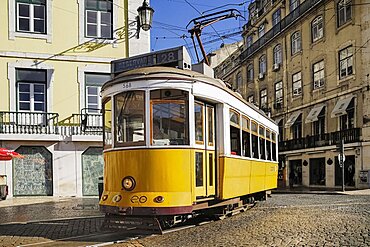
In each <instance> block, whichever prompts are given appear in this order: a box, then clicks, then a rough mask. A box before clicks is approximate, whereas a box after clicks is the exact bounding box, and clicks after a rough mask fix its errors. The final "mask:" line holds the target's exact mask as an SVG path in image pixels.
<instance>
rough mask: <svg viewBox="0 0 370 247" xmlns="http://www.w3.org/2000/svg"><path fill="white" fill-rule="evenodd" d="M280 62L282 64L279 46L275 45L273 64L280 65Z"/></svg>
mask: <svg viewBox="0 0 370 247" xmlns="http://www.w3.org/2000/svg"><path fill="white" fill-rule="evenodd" d="M281 62H282V53H281V44H277V45H276V46H275V47H274V64H281Z"/></svg>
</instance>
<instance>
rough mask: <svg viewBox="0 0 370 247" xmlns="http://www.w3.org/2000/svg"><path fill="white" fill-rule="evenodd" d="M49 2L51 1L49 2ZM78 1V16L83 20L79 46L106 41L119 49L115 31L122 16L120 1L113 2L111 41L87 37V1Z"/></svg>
mask: <svg viewBox="0 0 370 247" xmlns="http://www.w3.org/2000/svg"><path fill="white" fill-rule="evenodd" d="M48 1H49V0H48ZM77 1H78V14H79V16H80V17H81V18H79V22H78V30H79V31H78V36H79V44H83V43H85V42H87V41H91V40H95V39H98V40H104V42H105V43H109V44H112V45H113V47H117V44H116V43H115V40H116V39H117V34H116V33H115V31H116V30H117V29H118V17H119V16H122V15H119V11H120V10H119V6H120V0H112V1H111V2H112V3H113V7H112V15H113V17H112V35H111V37H112V38H111V39H106V38H94V37H85V33H86V32H85V30H86V21H85V13H86V12H85V11H86V9H85V0H77Z"/></svg>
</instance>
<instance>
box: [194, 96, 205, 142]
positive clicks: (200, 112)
mask: <svg viewBox="0 0 370 247" xmlns="http://www.w3.org/2000/svg"><path fill="white" fill-rule="evenodd" d="M194 117H195V142H196V143H197V144H203V143H204V140H203V136H204V130H203V126H204V124H203V122H204V105H203V104H202V103H198V102H195V104H194Z"/></svg>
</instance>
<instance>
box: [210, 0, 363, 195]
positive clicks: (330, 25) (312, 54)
mask: <svg viewBox="0 0 370 247" xmlns="http://www.w3.org/2000/svg"><path fill="white" fill-rule="evenodd" d="M369 16H370V5H369V4H363V3H362V1H359V0H340V1H339V0H304V1H302V0H301V1H299V0H271V1H264V0H255V1H254V2H252V3H251V4H250V5H249V21H248V23H247V24H246V25H245V26H244V32H243V39H244V46H243V49H242V50H241V51H240V50H239V51H237V52H235V53H234V54H233V55H232V57H230V58H228V59H226V60H225V61H224V62H223V63H221V64H220V65H219V66H217V67H216V68H215V74H216V76H217V77H218V78H222V79H224V80H226V81H229V82H230V83H232V84H233V86H234V88H235V90H237V91H239V92H240V93H241V94H242V95H243V97H244V98H245V99H246V100H247V101H249V102H253V103H254V104H256V105H258V106H259V107H260V108H261V109H263V110H264V111H265V112H266V113H267V114H270V116H271V117H272V118H273V119H274V120H275V121H276V123H277V124H278V125H279V130H280V136H279V158H280V160H279V185H280V186H281V187H285V186H289V185H291V186H292V185H296V186H306V187H323V188H336V187H338V188H340V186H341V185H342V169H341V166H340V162H339V161H338V154H339V148H338V145H339V144H340V143H341V140H343V141H344V154H345V161H344V181H345V182H344V183H345V186H347V187H349V188H368V187H370V182H369V180H370V174H369V173H370V172H369V171H370V146H369V145H370V142H369V140H370V133H369V124H370V115H369V111H370V108H369V103H370V102H369V90H370V86H369V83H370V81H369V80H370V77H369V73H370V72H369V69H368V68H369V65H370V59H369V49H370V48H369V47H370V26H369Z"/></svg>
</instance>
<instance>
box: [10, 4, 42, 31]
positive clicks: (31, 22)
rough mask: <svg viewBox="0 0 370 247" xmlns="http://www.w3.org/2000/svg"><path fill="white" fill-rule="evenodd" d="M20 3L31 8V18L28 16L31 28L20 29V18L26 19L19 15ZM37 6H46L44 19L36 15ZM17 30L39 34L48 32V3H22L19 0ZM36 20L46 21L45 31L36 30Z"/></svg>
mask: <svg viewBox="0 0 370 247" xmlns="http://www.w3.org/2000/svg"><path fill="white" fill-rule="evenodd" d="M20 5H27V6H28V8H29V11H30V16H29V18H27V19H28V22H29V28H30V29H29V30H20V29H19V20H20V19H25V18H23V17H22V18H21V17H20V16H19V12H20V11H19V6H20ZM36 6H42V7H44V19H40V18H36V17H35V7H36ZM16 12H17V32H26V33H38V34H45V33H46V31H47V30H46V18H47V16H46V5H41V4H33V3H31V4H30V3H21V2H17V11H16ZM35 20H43V21H44V32H42V33H40V32H36V31H35V26H34V24H35V23H34V21H35Z"/></svg>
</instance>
